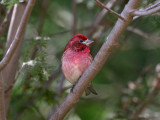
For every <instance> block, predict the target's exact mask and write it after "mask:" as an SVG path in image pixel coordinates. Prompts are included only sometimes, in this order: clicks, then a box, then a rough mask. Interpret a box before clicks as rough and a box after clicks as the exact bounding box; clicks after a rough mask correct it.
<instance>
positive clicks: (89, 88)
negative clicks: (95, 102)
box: [85, 83, 98, 96]
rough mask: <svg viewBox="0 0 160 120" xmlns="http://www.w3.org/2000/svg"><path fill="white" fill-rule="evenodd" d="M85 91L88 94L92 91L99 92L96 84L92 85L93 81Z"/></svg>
mask: <svg viewBox="0 0 160 120" xmlns="http://www.w3.org/2000/svg"><path fill="white" fill-rule="evenodd" d="M85 93H86V96H88V95H89V94H90V93H93V94H95V95H98V93H97V92H96V90H95V88H94V86H93V85H92V83H90V84H89V86H88V87H87V89H86V90H85Z"/></svg>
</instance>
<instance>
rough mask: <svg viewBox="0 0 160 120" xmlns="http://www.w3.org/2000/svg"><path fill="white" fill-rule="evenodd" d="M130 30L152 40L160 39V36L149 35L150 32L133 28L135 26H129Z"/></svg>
mask: <svg viewBox="0 0 160 120" xmlns="http://www.w3.org/2000/svg"><path fill="white" fill-rule="evenodd" d="M127 30H128V31H131V32H133V33H135V34H137V35H140V36H142V37H144V38H146V39H150V40H155V41H160V37H156V36H153V35H149V34H148V33H145V32H143V31H141V30H140V29H137V28H133V27H128V28H127Z"/></svg>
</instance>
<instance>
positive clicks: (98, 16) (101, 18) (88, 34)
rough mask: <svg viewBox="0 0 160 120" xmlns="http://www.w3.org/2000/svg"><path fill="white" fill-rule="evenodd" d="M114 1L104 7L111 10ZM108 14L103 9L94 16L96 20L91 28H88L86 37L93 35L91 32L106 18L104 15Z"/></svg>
mask: <svg viewBox="0 0 160 120" xmlns="http://www.w3.org/2000/svg"><path fill="white" fill-rule="evenodd" d="M115 2H116V0H111V1H109V2H108V3H107V4H106V5H105V6H106V7H107V8H109V9H111V8H112V7H113V6H114V4H115ZM107 13H108V10H106V9H105V8H104V9H102V10H101V11H100V12H99V14H98V15H97V16H96V18H95V19H94V21H93V23H92V26H91V27H90V29H89V31H88V33H87V36H88V37H91V35H92V34H93V32H94V31H95V29H96V28H97V27H98V25H99V24H100V23H101V22H102V20H103V18H104V17H105V16H106V14H107Z"/></svg>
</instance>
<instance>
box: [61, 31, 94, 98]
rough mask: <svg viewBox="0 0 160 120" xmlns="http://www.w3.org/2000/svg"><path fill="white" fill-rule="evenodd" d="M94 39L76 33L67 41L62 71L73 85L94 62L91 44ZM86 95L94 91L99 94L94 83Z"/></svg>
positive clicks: (88, 88)
mask: <svg viewBox="0 0 160 120" xmlns="http://www.w3.org/2000/svg"><path fill="white" fill-rule="evenodd" d="M92 43H93V41H91V40H88V38H87V37H86V36H84V35H82V34H76V35H75V36H74V37H72V38H71V39H70V40H69V42H68V43H67V45H66V47H65V49H64V53H63V57H62V71H63V73H64V75H65V78H66V79H67V80H68V81H69V82H70V83H71V84H73V85H75V84H76V82H77V80H78V79H79V78H80V77H81V75H82V74H83V73H84V72H85V70H86V69H87V68H88V67H89V65H90V64H91V62H92V55H91V54H90V47H89V45H90V44H92ZM85 92H86V95H89V94H90V93H93V94H95V95H97V92H96V91H95V89H94V87H93V85H92V83H90V84H89V86H88V87H87V89H86V90H85Z"/></svg>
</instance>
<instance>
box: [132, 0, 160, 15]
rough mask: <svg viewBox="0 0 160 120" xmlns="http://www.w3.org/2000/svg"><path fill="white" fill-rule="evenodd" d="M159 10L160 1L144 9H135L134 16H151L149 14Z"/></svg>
mask: <svg viewBox="0 0 160 120" xmlns="http://www.w3.org/2000/svg"><path fill="white" fill-rule="evenodd" d="M159 11H160V1H159V2H157V3H155V4H154V5H151V6H149V7H147V8H146V9H144V10H138V11H134V12H133V15H134V16H149V15H152V14H155V13H157V12H159Z"/></svg>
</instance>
